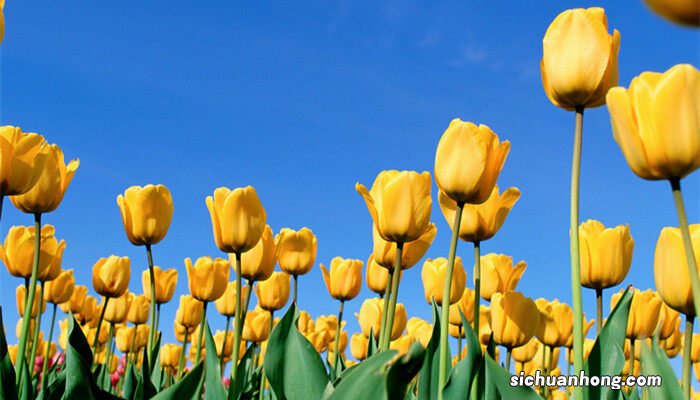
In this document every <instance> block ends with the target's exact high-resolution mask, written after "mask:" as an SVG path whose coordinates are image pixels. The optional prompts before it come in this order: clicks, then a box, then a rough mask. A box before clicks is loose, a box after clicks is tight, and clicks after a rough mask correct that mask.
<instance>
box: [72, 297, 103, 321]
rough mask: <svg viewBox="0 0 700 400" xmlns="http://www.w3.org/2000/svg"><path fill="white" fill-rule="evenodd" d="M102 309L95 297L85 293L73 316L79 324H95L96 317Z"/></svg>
mask: <svg viewBox="0 0 700 400" xmlns="http://www.w3.org/2000/svg"><path fill="white" fill-rule="evenodd" d="M101 311H102V307H100V306H99V305H98V304H97V299H96V298H94V297H92V296H90V295H87V296H85V300H84V301H83V305H82V307H81V309H80V313H78V314H77V315H76V316H75V318H76V319H77V320H78V322H80V323H81V324H90V325H91V326H93V327H94V326H96V325H97V319H98V317H99V315H100V312H101Z"/></svg>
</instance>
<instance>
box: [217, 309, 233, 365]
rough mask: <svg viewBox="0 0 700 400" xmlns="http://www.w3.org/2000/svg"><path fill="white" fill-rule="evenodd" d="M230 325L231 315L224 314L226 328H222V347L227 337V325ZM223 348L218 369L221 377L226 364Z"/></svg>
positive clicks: (224, 346)
mask: <svg viewBox="0 0 700 400" xmlns="http://www.w3.org/2000/svg"><path fill="white" fill-rule="evenodd" d="M229 325H231V316H230V315H227V316H226V328H224V345H223V349H226V340H227V339H228V327H229ZM224 353H225V352H224V350H221V355H220V356H219V369H220V370H221V371H219V372H220V373H221V378H223V377H224V367H225V366H226V361H224Z"/></svg>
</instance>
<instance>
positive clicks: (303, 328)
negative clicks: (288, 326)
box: [297, 310, 316, 333]
mask: <svg viewBox="0 0 700 400" xmlns="http://www.w3.org/2000/svg"><path fill="white" fill-rule="evenodd" d="M297 329H299V332H301V333H307V332H311V331H314V330H316V324H315V323H314V319H313V318H311V315H309V313H307V312H306V311H303V310H302V311H299V319H297Z"/></svg>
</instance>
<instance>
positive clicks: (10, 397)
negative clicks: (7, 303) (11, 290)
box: [0, 307, 17, 400]
mask: <svg viewBox="0 0 700 400" xmlns="http://www.w3.org/2000/svg"><path fill="white" fill-rule="evenodd" d="M15 378H16V375H15V369H14V367H13V366H12V360H10V355H9V353H8V352H7V341H6V340H5V326H4V325H3V322H2V307H0V400H16V399H17V388H16V387H15Z"/></svg>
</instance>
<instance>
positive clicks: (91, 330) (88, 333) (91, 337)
mask: <svg viewBox="0 0 700 400" xmlns="http://www.w3.org/2000/svg"><path fill="white" fill-rule="evenodd" d="M81 328H82V330H83V334H84V335H85V338H86V339H87V340H88V343H91V344H92V343H94V342H95V335H97V321H96V322H95V326H94V327H93V326H90V325H89V324H86V325H83V326H81ZM99 335H100V336H99V337H98V339H97V343H98V344H99V345H100V346H101V345H104V344H105V343H107V336H108V335H109V324H108V323H107V322H106V321H103V322H102V327H101V328H100V332H99Z"/></svg>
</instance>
